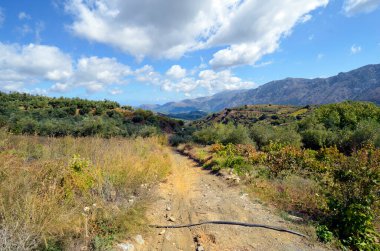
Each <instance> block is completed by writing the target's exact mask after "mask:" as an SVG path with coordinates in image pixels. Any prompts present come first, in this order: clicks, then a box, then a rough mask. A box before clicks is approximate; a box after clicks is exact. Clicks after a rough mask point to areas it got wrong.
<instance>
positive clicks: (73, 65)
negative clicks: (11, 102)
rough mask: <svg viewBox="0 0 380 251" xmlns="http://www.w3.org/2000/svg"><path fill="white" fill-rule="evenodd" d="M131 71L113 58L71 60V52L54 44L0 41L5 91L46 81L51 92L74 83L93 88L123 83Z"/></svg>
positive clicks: (64, 89) (0, 69) (0, 74)
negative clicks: (68, 52)
mask: <svg viewBox="0 0 380 251" xmlns="http://www.w3.org/2000/svg"><path fill="white" fill-rule="evenodd" d="M131 74H132V71H131V69H130V68H129V66H127V65H124V64H121V63H119V62H118V61H117V60H116V59H115V58H98V57H83V58H80V59H79V60H77V61H76V62H73V60H72V59H71V57H70V55H68V54H65V53H63V52H62V51H60V50H59V48H57V47H54V46H47V45H35V44H29V45H18V44H3V43H0V89H3V90H7V91H20V90H22V88H26V89H30V88H29V87H30V86H31V85H33V84H36V83H42V82H48V83H52V86H51V88H50V89H49V90H50V91H53V92H67V91H70V90H72V89H73V88H76V87H82V88H85V89H86V90H87V92H96V91H100V90H103V89H104V88H106V87H108V86H113V85H121V84H125V83H126V80H125V79H126V77H127V76H129V75H131Z"/></svg>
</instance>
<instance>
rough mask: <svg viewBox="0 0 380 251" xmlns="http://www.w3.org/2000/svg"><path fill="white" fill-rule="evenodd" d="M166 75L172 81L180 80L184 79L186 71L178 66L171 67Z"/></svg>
mask: <svg viewBox="0 0 380 251" xmlns="http://www.w3.org/2000/svg"><path fill="white" fill-rule="evenodd" d="M166 75H167V76H168V77H170V78H174V79H180V78H184V77H185V76H186V69H184V68H182V67H181V66H179V65H173V66H172V67H170V69H169V70H168V71H167V72H166Z"/></svg>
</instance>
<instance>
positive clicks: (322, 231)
mask: <svg viewBox="0 0 380 251" xmlns="http://www.w3.org/2000/svg"><path fill="white" fill-rule="evenodd" d="M316 232H317V237H318V239H319V240H320V241H322V242H325V243H327V242H330V241H332V239H333V236H334V235H333V233H332V232H331V231H330V230H329V229H328V227H326V226H325V225H321V226H318V227H317V228H316Z"/></svg>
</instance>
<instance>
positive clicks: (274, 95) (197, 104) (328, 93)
mask: <svg viewBox="0 0 380 251" xmlns="http://www.w3.org/2000/svg"><path fill="white" fill-rule="evenodd" d="M344 100H360V101H371V102H374V103H377V104H380V64H375V65H366V66H363V67H361V68H358V69H355V70H352V71H349V72H345V73H339V74H338V75H336V76H333V77H329V78H314V79H305V78H286V79H283V80H276V81H272V82H269V83H266V84H264V85H261V86H260V87H258V88H255V89H248V90H237V91H224V92H220V93H217V94H215V95H213V96H210V97H201V98H196V99H185V100H182V101H180V102H169V103H166V104H163V105H144V106H142V108H144V109H149V110H153V111H156V112H161V113H166V114H170V113H171V114H180V113H188V112H191V111H204V112H216V111H220V110H222V109H224V108H227V107H236V106H241V105H255V104H281V105H309V104H327V103H336V102H341V101H344Z"/></svg>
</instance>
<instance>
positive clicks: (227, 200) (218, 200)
mask: <svg viewBox="0 0 380 251" xmlns="http://www.w3.org/2000/svg"><path fill="white" fill-rule="evenodd" d="M172 161H173V171H172V174H171V175H170V176H169V177H168V179H167V181H166V182H164V183H161V184H160V185H159V187H158V189H157V191H156V195H155V198H156V200H155V201H154V203H153V204H152V205H151V206H150V207H149V209H148V211H147V217H148V219H149V222H150V223H151V224H157V225H174V224H187V223H197V222H200V221H209V220H226V221H240V222H250V223H258V224H267V225H273V226H279V227H284V228H290V229H292V223H290V222H287V221H285V220H284V219H282V218H281V217H280V216H278V215H276V214H275V213H273V212H271V211H270V210H269V209H267V208H266V207H265V206H263V205H261V204H260V203H258V202H253V201H251V200H250V199H249V198H248V197H247V196H246V195H245V194H243V193H242V192H241V188H239V187H238V186H230V185H228V184H227V182H225V181H224V180H223V179H221V178H219V177H216V176H215V175H211V174H209V172H208V171H205V170H202V169H201V168H199V167H198V166H197V165H196V163H195V162H194V161H192V160H190V159H188V158H187V157H184V156H181V155H179V154H177V153H173V155H172ZM169 218H171V219H169ZM170 220H174V222H172V221H170ZM293 229H294V225H293ZM144 239H145V243H144V245H141V246H136V247H135V248H136V249H137V250H149V251H150V250H163V251H171V250H184V251H187V250H191V251H194V250H203V249H204V250H206V251H209V250H215V251H222V250H236V251H237V250H239V251H243V250H244V251H246V250H289V251H290V250H291V251H296V250H325V248H324V247H323V246H322V245H320V244H316V243H314V242H310V241H308V240H307V239H305V238H302V237H299V236H296V235H292V234H289V233H285V232H277V231H273V230H269V229H263V228H248V227H241V226H229V225H203V226H198V227H192V228H181V229H166V230H163V229H154V230H153V231H151V233H150V234H149V236H145V237H144ZM198 243H199V244H198ZM199 245H201V246H202V247H199ZM202 248H203V249H202Z"/></svg>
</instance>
